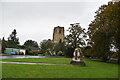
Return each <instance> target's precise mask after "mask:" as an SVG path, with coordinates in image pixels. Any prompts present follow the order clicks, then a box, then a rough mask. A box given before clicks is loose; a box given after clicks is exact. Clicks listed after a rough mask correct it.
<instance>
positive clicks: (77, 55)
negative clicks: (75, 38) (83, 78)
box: [70, 48, 85, 66]
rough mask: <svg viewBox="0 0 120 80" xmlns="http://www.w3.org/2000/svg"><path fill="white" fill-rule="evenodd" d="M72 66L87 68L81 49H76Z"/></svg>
mask: <svg viewBox="0 0 120 80" xmlns="http://www.w3.org/2000/svg"><path fill="white" fill-rule="evenodd" d="M70 64H73V65H80V66H85V62H84V61H83V55H82V52H81V49H80V48H76V49H75V51H74V53H73V58H72V61H71V62H70Z"/></svg>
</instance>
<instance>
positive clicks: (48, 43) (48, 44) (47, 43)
mask: <svg viewBox="0 0 120 80" xmlns="http://www.w3.org/2000/svg"><path fill="white" fill-rule="evenodd" d="M52 49H53V43H52V40H51V39H48V40H43V41H41V43H40V50H41V52H42V53H45V52H47V51H48V50H49V51H52Z"/></svg>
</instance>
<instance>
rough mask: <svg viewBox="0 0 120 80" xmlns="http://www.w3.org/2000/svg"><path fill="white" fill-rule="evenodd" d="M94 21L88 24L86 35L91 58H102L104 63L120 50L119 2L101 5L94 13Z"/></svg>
mask: <svg viewBox="0 0 120 80" xmlns="http://www.w3.org/2000/svg"><path fill="white" fill-rule="evenodd" d="M95 13H96V16H95V19H94V20H93V21H92V22H91V23H90V24H89V26H90V27H89V28H88V34H89V37H90V41H91V43H92V44H91V45H92V48H91V52H92V54H91V55H92V56H94V57H98V58H102V60H103V61H106V60H107V58H108V57H110V56H111V55H112V54H111V53H112V52H111V51H110V49H111V48H113V46H112V45H114V48H115V50H116V51H117V50H120V48H119V47H118V46H120V37H119V34H120V24H119V21H120V14H119V13H120V2H114V3H113V2H109V3H108V5H102V6H101V7H99V9H98V10H97V11H96V12H95Z"/></svg>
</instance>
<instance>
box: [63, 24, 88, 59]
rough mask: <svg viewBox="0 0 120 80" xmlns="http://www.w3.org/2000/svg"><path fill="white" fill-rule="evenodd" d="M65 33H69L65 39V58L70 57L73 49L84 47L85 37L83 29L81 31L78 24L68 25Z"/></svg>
mask: <svg viewBox="0 0 120 80" xmlns="http://www.w3.org/2000/svg"><path fill="white" fill-rule="evenodd" d="M67 31H69V35H67V36H66V37H65V46H66V51H65V55H66V56H67V57H71V56H72V55H73V51H74V49H75V48H83V47H85V45H86V44H85V40H86V37H87V35H86V33H85V29H82V28H81V26H80V25H79V23H75V24H70V27H69V28H68V30H67ZM70 51H71V52H70Z"/></svg>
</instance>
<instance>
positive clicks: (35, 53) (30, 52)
mask: <svg viewBox="0 0 120 80" xmlns="http://www.w3.org/2000/svg"><path fill="white" fill-rule="evenodd" d="M28 55H35V56H37V55H38V53H37V52H33V51H29V53H28Z"/></svg>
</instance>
